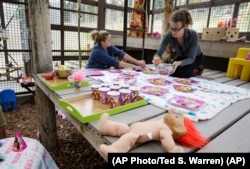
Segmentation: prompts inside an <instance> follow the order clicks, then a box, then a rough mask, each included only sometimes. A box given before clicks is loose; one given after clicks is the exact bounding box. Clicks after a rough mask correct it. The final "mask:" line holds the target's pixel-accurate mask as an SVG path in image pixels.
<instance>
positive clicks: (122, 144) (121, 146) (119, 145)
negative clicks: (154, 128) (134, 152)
mask: <svg viewBox="0 0 250 169" xmlns="http://www.w3.org/2000/svg"><path fill="white" fill-rule="evenodd" d="M138 137H139V135H138V134H134V133H127V134H124V135H122V136H121V137H120V138H119V139H118V140H117V141H116V142H114V143H113V144H111V145H106V144H101V145H100V147H99V148H100V152H101V153H102V154H103V155H104V156H105V157H108V153H112V152H113V153H119V152H123V153H126V152H128V151H129V150H130V149H131V147H132V146H133V145H134V144H135V142H136V140H137V138H138Z"/></svg>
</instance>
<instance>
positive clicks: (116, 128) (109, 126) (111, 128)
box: [99, 113, 129, 136]
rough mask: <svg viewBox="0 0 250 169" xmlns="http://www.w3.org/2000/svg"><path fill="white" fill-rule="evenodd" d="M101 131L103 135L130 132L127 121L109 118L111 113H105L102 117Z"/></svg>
mask: <svg viewBox="0 0 250 169" xmlns="http://www.w3.org/2000/svg"><path fill="white" fill-rule="evenodd" d="M99 131H100V132H101V134H102V135H108V136H121V135H123V134H125V133H128V131H129V126H128V125H127V124H125V123H120V122H114V121H111V120H109V114H108V113H104V114H102V116H101V118H100V122H99Z"/></svg>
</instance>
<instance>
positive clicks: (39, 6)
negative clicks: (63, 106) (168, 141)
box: [28, 0, 58, 151]
mask: <svg viewBox="0 0 250 169" xmlns="http://www.w3.org/2000/svg"><path fill="white" fill-rule="evenodd" d="M28 7H29V18H30V29H31V38H32V42H31V45H32V55H33V56H32V59H33V60H32V61H33V72H34V73H35V74H38V73H45V72H50V71H52V70H53V65H52V45H51V44H52V41H51V30H50V19H49V0H29V1H28ZM35 93H36V95H35V102H36V105H37V112H38V120H39V122H38V124H39V135H40V141H41V143H42V144H43V145H44V146H45V148H46V149H47V150H49V151H52V150H56V148H57V146H58V140H57V128H56V113H55V105H54V104H53V102H52V101H51V100H50V99H49V98H48V97H47V96H46V95H45V94H44V92H42V90H41V89H40V88H39V87H38V86H37V87H36V89H35Z"/></svg>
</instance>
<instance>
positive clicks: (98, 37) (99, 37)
mask: <svg viewBox="0 0 250 169" xmlns="http://www.w3.org/2000/svg"><path fill="white" fill-rule="evenodd" d="M109 34H110V33H109V32H108V31H105V30H100V31H98V30H93V31H91V32H90V35H91V38H92V40H93V41H94V43H95V44H98V45H101V41H105V40H106V38H107V36H108V35H109Z"/></svg>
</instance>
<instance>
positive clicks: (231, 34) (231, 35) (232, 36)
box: [226, 28, 239, 42]
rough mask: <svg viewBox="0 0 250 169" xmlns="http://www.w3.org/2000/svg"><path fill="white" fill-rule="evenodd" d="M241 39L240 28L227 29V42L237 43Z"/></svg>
mask: <svg viewBox="0 0 250 169" xmlns="http://www.w3.org/2000/svg"><path fill="white" fill-rule="evenodd" d="M238 38H239V28H227V30H226V41H229V42H235V41H236V40H237V39H238Z"/></svg>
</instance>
